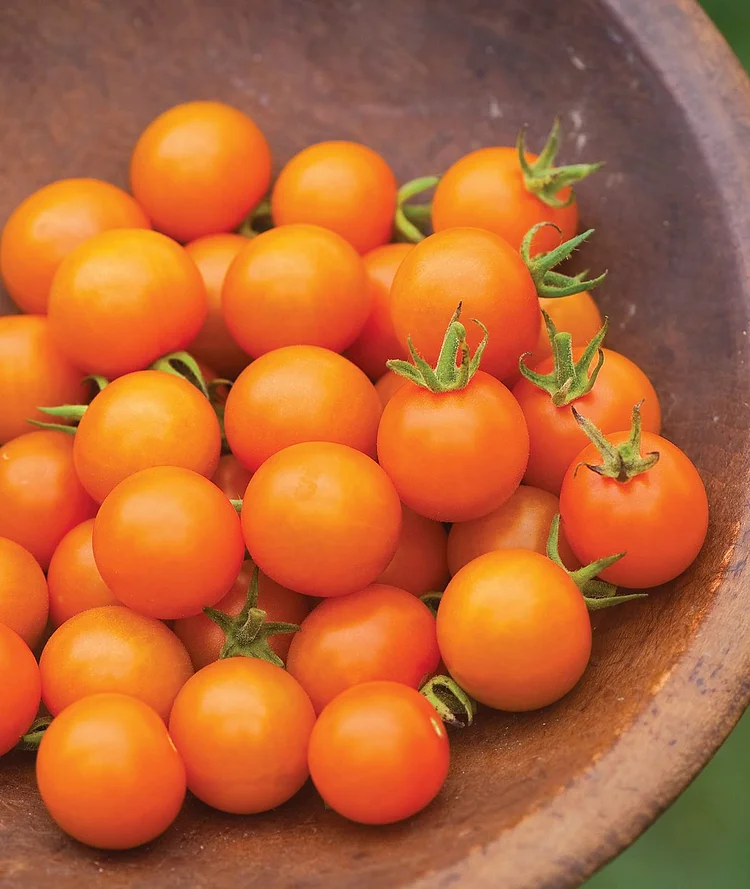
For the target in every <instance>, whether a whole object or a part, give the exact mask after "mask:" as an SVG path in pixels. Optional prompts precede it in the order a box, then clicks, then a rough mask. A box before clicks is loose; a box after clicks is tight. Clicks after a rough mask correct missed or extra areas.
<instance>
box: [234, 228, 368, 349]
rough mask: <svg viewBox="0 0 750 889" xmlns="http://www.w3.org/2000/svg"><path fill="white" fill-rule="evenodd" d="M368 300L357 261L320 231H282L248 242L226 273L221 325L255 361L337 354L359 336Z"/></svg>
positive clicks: (348, 247) (332, 236)
mask: <svg viewBox="0 0 750 889" xmlns="http://www.w3.org/2000/svg"><path fill="white" fill-rule="evenodd" d="M371 303H372V296H371V294H370V291H369V290H368V288H367V276H366V274H365V267H364V264H363V262H362V259H361V258H360V257H359V256H358V255H357V252H356V251H355V250H354V248H353V247H352V246H351V245H350V244H348V243H347V242H346V241H345V240H344V239H343V238H342V237H340V236H339V235H337V234H335V232H331V231H328V229H325V228H320V227H319V226H317V225H282V226H279V228H273V229H271V230H270V231H267V232H264V233H263V234H262V235H258V237H256V238H253V239H252V240H251V241H249V242H248V244H247V246H246V247H244V248H243V249H242V250H241V251H240V253H239V254H238V255H237V257H236V259H235V260H234V262H233V263H232V264H231V265H230V266H229V271H228V272H227V276H226V279H225V280H224V288H223V290H222V294H221V306H222V312H223V314H224V321H225V322H226V325H227V328H228V329H229V332H230V334H231V335H232V336H233V337H234V339H235V340H236V341H237V342H238V343H239V344H240V346H241V347H242V348H243V349H244V350H245V351H246V352H248V353H249V354H250V355H252V356H253V358H258V357H259V356H260V355H265V353H266V352H270V351H271V350H272V349H278V348H279V347H280V346H294V345H300V344H303V345H311V346H323V347H324V348H326V349H332V350H333V351H334V352H340V351H342V350H343V349H346V348H347V346H350V345H351V344H352V343H353V342H354V340H355V339H356V338H357V337H358V336H359V334H360V332H361V330H362V327H363V326H364V324H365V321H366V320H367V316H368V315H369V313H370V308H371Z"/></svg>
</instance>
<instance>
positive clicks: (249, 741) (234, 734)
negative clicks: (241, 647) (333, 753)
mask: <svg viewBox="0 0 750 889" xmlns="http://www.w3.org/2000/svg"><path fill="white" fill-rule="evenodd" d="M314 723H315V711H314V710H313V708H312V704H311V703H310V700H309V698H308V697H307V695H306V694H305V692H304V691H303V690H302V686H301V685H300V684H299V683H298V682H297V680H296V679H293V678H292V677H291V676H290V675H289V674H288V673H287V672H286V671H285V670H282V669H281V668H280V667H275V666H274V665H273V664H269V663H267V662H266V661H262V660H256V659H254V658H243V657H233V658H227V659H226V660H222V661H217V662H216V663H214V664H209V666H207V667H204V668H203V669H202V670H199V671H198V672H197V673H196V674H195V676H193V678H192V679H190V680H189V681H188V682H187V683H186V684H185V686H184V687H183V689H182V691H181V692H180V694H179V695H178V696H177V700H176V701H175V703H174V707H173V708H172V716H171V718H170V720H169V730H170V732H171V734H172V737H173V739H174V743H175V746H176V747H177V750H178V751H179V753H180V756H181V757H182V761H183V762H184V763H185V768H186V770H187V782H188V787H189V788H190V790H191V791H192V792H193V793H194V794H195V795H196V796H197V797H198V799H201V800H203V802H204V803H208V805H209V806H213V807H214V808H215V809H221V810H222V811H223V812H233V813H236V814H242V815H249V814H252V813H255V812H265V811H266V810H268V809H273V808H275V807H276V806H280V805H281V804H282V803H284V802H286V801H287V800H288V799H290V798H291V797H292V796H294V794H295V793H296V792H297V791H298V790H299V789H300V788H301V787H302V785H303V784H304V783H305V781H306V780H307V776H308V768H307V746H308V743H309V741H310V732H311V731H312V727H313V724H314Z"/></svg>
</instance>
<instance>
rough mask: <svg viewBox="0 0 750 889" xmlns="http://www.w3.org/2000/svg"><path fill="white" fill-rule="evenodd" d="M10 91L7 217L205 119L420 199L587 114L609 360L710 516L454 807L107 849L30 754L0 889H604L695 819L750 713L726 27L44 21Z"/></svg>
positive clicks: (507, 723)
mask: <svg viewBox="0 0 750 889" xmlns="http://www.w3.org/2000/svg"><path fill="white" fill-rule="evenodd" d="M0 75H1V77H2V80H1V83H2V88H1V90H0V101H1V102H2V108H3V126H2V130H1V131H0V140H1V145H2V152H1V153H0V157H2V163H1V165H0V219H2V220H4V219H5V218H6V216H7V214H8V213H9V212H10V210H11V209H12V208H13V206H14V205H15V204H16V203H17V202H18V201H19V200H21V199H22V198H23V197H24V196H25V195H26V194H27V193H29V192H30V191H31V190H33V189H35V188H37V187H39V186H41V185H42V184H44V183H46V182H48V181H50V180H52V179H56V178H60V177H65V176H81V175H83V176H89V175H90V176H99V177H102V178H104V179H110V180H112V181H114V182H117V183H120V184H124V183H125V182H126V177H127V162H128V155H129V152H130V149H131V147H132V145H133V143H134V141H135V139H136V137H137V135H138V133H139V132H140V130H141V129H142V128H143V126H144V125H145V124H146V123H147V122H148V121H149V120H150V119H151V118H152V117H154V115H156V114H157V113H158V112H160V111H162V110H163V109H164V108H166V107H168V106H169V105H172V104H173V103H176V102H180V101H184V100H187V99H193V98H220V99H223V100H226V101H227V102H230V103H233V104H235V105H237V106H238V107H240V108H242V109H245V110H246V111H248V112H249V113H250V114H251V115H252V116H253V117H254V118H255V119H256V120H257V121H258V123H259V124H260V125H261V127H262V128H263V129H264V130H265V132H266V133H267V135H268V136H269V138H270V141H271V144H272V146H273V149H274V152H275V158H276V166H277V167H278V166H279V165H280V164H281V163H282V162H283V161H284V160H285V159H286V158H288V157H289V156H290V155H291V154H292V153H293V152H295V151H297V150H298V149H300V148H302V147H303V146H305V145H307V144H308V143H310V142H314V141H316V140H320V139H326V138H345V139H357V140H362V141H364V142H367V143H368V144H370V145H372V146H373V147H374V148H375V149H377V150H379V151H382V152H383V153H384V155H385V156H386V157H387V158H388V159H389V160H390V161H391V162H392V164H393V165H394V168H395V170H396V172H397V174H398V176H399V177H400V178H401V179H402V180H405V179H407V178H410V177H412V176H414V175H417V174H420V173H429V172H440V171H442V170H444V169H445V168H446V167H447V166H448V164H449V163H451V162H452V161H453V160H454V159H456V158H457V157H458V156H459V155H461V154H463V153H465V152H467V151H468V150H470V149H473V148H477V147H479V146H482V145H491V144H494V143H498V142H499V143H506V144H507V143H509V142H510V141H512V140H513V139H514V137H515V133H516V130H517V128H518V127H519V125H520V124H522V123H524V122H528V123H529V124H530V131H529V139H530V143H531V144H532V145H538V144H539V143H540V142H541V140H542V138H543V136H544V135H545V134H546V132H547V129H548V128H549V126H550V123H551V121H552V119H553V117H554V116H555V115H556V114H560V115H561V117H562V121H563V124H564V128H565V132H566V140H565V143H564V148H563V152H562V155H563V159H564V160H567V161H571V160H576V159H578V158H581V159H587V160H599V159H605V160H606V161H607V165H606V167H605V168H604V170H602V171H601V172H600V173H598V174H597V175H596V176H594V177H592V178H591V179H590V180H587V181H586V182H585V183H583V184H582V186H581V187H580V189H579V197H580V206H581V209H582V215H583V222H584V223H585V225H586V226H589V225H591V226H594V227H596V229H597V233H596V235H595V237H594V239H593V242H592V243H591V244H590V246H587V247H586V249H585V255H584V259H585V262H586V264H587V265H588V266H590V267H591V268H592V269H594V270H596V271H597V272H598V271H599V270H600V269H602V268H603V267H605V266H606V267H609V268H610V270H611V274H610V277H609V279H608V280H607V283H606V285H605V286H604V287H603V288H602V293H601V301H602V305H603V307H604V308H605V310H606V311H608V312H609V314H610V315H611V319H612V330H611V334H610V337H609V345H610V346H612V347H614V348H615V349H621V350H623V351H624V352H626V353H627V354H628V355H630V356H632V357H633V358H634V359H635V360H636V361H638V363H639V364H640V365H641V366H642V367H644V368H645V369H646V371H647V372H648V373H649V374H650V376H651V377H652V379H653V380H654V381H655V383H656V387H657V389H658V391H659V393H660V396H661V399H662V403H663V406H664V413H665V433H666V434H667V435H668V436H670V437H672V438H673V439H674V440H675V441H677V442H678V443H679V444H680V445H681V446H682V447H683V448H684V449H685V450H686V451H687V452H688V454H689V455H690V456H691V457H692V458H693V459H694V460H695V461H696V462H697V464H698V466H699V468H700V470H701V472H702V473H703V477H704V478H705V481H706V484H707V486H708V491H709V497H710V500H711V506H712V521H711V529H710V535H709V540H708V543H707V545H706V547H705V550H704V552H703V554H702V555H701V557H700V559H699V560H698V562H697V563H696V564H695V565H694V566H693V568H692V569H691V570H690V571H688V572H687V573H686V574H685V575H684V576H683V577H681V578H680V579H679V580H678V581H677V582H676V583H673V584H671V585H670V586H668V587H666V588H664V589H660V590H656V591H654V593H653V594H652V595H651V596H650V598H649V600H648V601H646V602H643V603H635V604H632V605H628V606H626V607H623V608H618V609H616V610H613V611H612V612H604V613H598V614H596V615H594V617H593V623H594V626H595V647H594V655H593V659H592V663H591V667H590V669H589V671H588V673H587V674H586V677H585V679H584V680H583V681H582V682H581V684H580V685H579V686H578V687H577V688H576V689H575V690H574V691H573V692H572V693H571V694H569V695H568V696H567V697H566V698H565V699H564V700H563V701H561V702H560V703H559V704H558V705H557V706H554V707H550V708H549V709H547V710H544V711H542V712H539V713H532V714H528V715H523V716H514V715H504V714H499V713H495V714H491V713H489V712H483V713H482V714H481V717H480V719H479V720H478V723H477V725H476V727H475V728H474V729H472V730H471V731H468V732H465V733H464V734H461V735H456V736H455V737H454V742H453V751H454V757H453V764H452V769H451V775H450V778H449V781H448V784H447V786H446V788H445V790H444V791H443V793H442V794H441V795H440V797H439V799H438V800H437V801H436V802H435V803H434V804H433V805H432V806H430V807H429V809H428V810H427V811H425V812H423V813H422V814H421V815H419V816H418V817H416V818H414V819H412V820H410V821H408V822H407V823H404V824H399V825H396V826H393V827H389V828H383V829H365V828H362V827H358V826H356V825H353V824H348V823H345V822H344V821H343V820H342V819H341V818H339V817H338V816H336V815H335V814H334V813H333V812H331V811H325V810H324V809H323V806H322V804H321V802H320V800H319V799H318V798H317V797H316V795H315V794H314V793H313V792H312V791H311V790H309V789H308V790H306V791H304V792H303V793H302V794H301V798H299V799H296V800H295V801H293V802H291V803H290V804H287V805H286V806H284V807H282V808H281V809H280V810H278V811H276V812H273V813H269V814H266V815H263V816H258V817H248V818H239V817H230V816H227V815H221V814H219V813H218V812H214V811H211V810H209V809H208V808H206V807H205V806H203V805H201V804H199V803H197V802H196V801H194V800H191V801H190V802H189V803H188V804H187V806H186V809H185V812H184V814H183V815H182V816H181V817H180V818H179V820H178V822H177V824H176V825H175V827H173V828H172V829H171V830H170V831H168V833H167V834H166V835H165V836H164V837H163V838H162V839H160V840H159V841H158V842H155V843H153V844H151V845H150V846H148V847H146V848H143V849H140V850H137V851H134V852H130V853H127V854H113V855H109V854H105V853H102V852H97V851H93V850H90V849H87V848H84V847H83V846H80V845H77V844H76V843H75V842H73V841H71V840H69V839H67V838H66V837H64V836H63V835H62V834H61V833H60V832H59V831H58V830H57V829H56V828H55V826H54V825H53V824H52V823H51V822H50V820H49V818H48V817H47V815H46V814H45V812H44V809H43V807H42V804H41V802H40V800H39V798H38V796H37V794H36V791H35V788H34V780H33V762H32V759H31V757H30V756H28V755H22V754H13V755H11V756H9V757H6V758H5V759H4V760H3V761H2V763H1V764H0V885H2V886H3V887H16V886H18V887H20V886H23V887H25V889H31V887H39V889H42V887H44V889H47V887H49V886H55V887H56V889H68V887H70V889H78V887H79V886H80V885H99V884H101V885H106V886H108V887H111V889H117V887H146V886H148V887H185V889H199V887H207V889H224V887H227V889H229V887H236V886H243V887H247V889H252V887H263V889H277V887H304V889H314V887H325V889H345V887H347V889H348V887H357V889H393V887H402V886H410V887H414V889H416V887H419V889H438V887H448V886H467V887H469V886H470V887H482V889H484V887H487V889H494V887H497V886H503V887H505V889H531V887H539V889H541V887H545V889H549V887H567V886H574V885H578V884H579V883H580V882H581V881H582V880H583V879H584V878H585V877H586V876H587V875H588V874H590V873H591V872H592V871H593V870H595V869H596V868H598V867H599V866H601V865H602V864H603V863H604V862H606V861H607V860H608V859H610V858H611V857H612V856H613V855H615V854H616V853H617V852H619V851H620V850H621V849H622V848H623V847H624V846H625V845H627V844H628V843H630V842H631V841H632V840H633V838H634V837H636V836H637V835H638V834H639V833H640V832H641V831H642V830H643V829H644V828H645V827H646V826H647V825H648V824H649V823H650V822H651V821H652V820H653V819H654V818H655V817H656V816H657V815H658V814H659V813H660V812H661V811H662V810H663V809H664V808H665V806H667V805H669V803H670V802H671V801H672V800H673V799H674V798H675V796H676V795H677V794H678V793H679V792H680V791H681V790H682V789H683V788H684V787H685V785H686V784H687V783H688V782H689V781H690V780H691V778H692V777H693V776H694V775H695V774H696V772H697V771H698V770H699V769H700V768H701V767H702V766H703V765H704V763H705V762H706V761H707V760H708V759H709V757H710V756H711V754H712V753H713V752H714V750H715V749H716V748H717V747H718V745H719V744H720V743H721V742H722V740H723V739H724V737H725V736H726V734H727V733H728V732H729V730H730V729H731V728H732V726H733V725H734V723H735V721H736V720H737V718H738V717H739V715H740V713H741V712H742V710H743V709H744V707H745V705H746V703H747V701H748V696H749V695H750V592H749V591H748V585H747V583H746V580H745V574H746V571H745V566H746V561H747V558H748V540H749V538H748V535H749V534H750V531H749V530H748V472H749V470H750V449H749V448H748V432H747V430H748V425H749V424H748V419H749V416H748V415H749V413H750V411H749V409H748V403H749V402H750V375H749V374H748V370H750V365H749V363H748V362H749V361H750V348H749V347H748V339H749V338H750V337H748V335H747V333H748V327H749V324H748V304H749V302H750V239H749V237H748V236H749V233H750V210H749V209H748V208H750V149H749V148H748V145H750V141H749V138H748V135H749V134H750V90H749V89H748V83H747V81H746V79H745V77H744V75H743V74H742V72H741V70H740V68H739V66H738V64H737V62H736V60H735V59H734V58H733V57H732V55H731V54H730V52H729V51H728V49H727V47H726V46H725V44H724V43H723V42H722V40H721V39H720V38H719V36H718V35H717V33H716V32H715V30H714V29H713V27H712V26H711V25H710V24H709V23H708V21H707V19H706V18H705V17H704V16H703V14H702V13H701V12H700V11H699V9H698V7H697V6H696V4H695V3H693V2H691V0H660V2H652V3H644V2H642V0H578V2H576V3H560V2H558V0H533V2H532V0H505V2H503V3H496V2H491V0H467V2H465V3H454V2H450V0H434V2H424V0H423V2H416V0H415V2H410V3H406V2H403V0H336V2H324V0H321V2H319V3H313V2H304V0H280V2H276V3H267V2H261V0H251V2H248V0H245V2H243V3H232V2H229V0H224V2H218V0H213V2H211V3H209V2H207V0H205V2H201V0H183V2H180V3H176V2H175V3H169V2H163V3H155V4H147V3H140V2H135V0H128V2H120V3H109V4H99V3H93V2H90V0H58V2H57V3H54V4H53V3H47V2H44V0H26V2H24V3H21V2H7V3H5V4H3V5H2V9H1V10H0ZM3 306H4V307H5V308H6V309H8V308H9V303H8V301H7V300H5V301H4V303H3ZM654 545H655V546H658V541H654ZM0 694H2V690H1V689H0ZM113 805H116V801H115V800H113Z"/></svg>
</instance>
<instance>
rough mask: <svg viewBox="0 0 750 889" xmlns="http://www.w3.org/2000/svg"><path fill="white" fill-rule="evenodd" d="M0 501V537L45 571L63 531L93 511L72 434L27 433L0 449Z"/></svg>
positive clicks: (87, 517) (68, 529)
mask: <svg viewBox="0 0 750 889" xmlns="http://www.w3.org/2000/svg"><path fill="white" fill-rule="evenodd" d="M0 503H2V509H0V537H8V538H9V539H10V540H15V542H16V543H20V544H21V546H22V547H24V549H27V550H28V551H29V552H30V553H31V555H32V556H34V558H35V559H36V560H37V562H39V564H40V565H41V566H42V568H43V569H44V570H45V571H46V569H47V567H48V565H49V560H50V559H51V558H52V553H53V552H54V551H55V549H56V547H57V544H58V543H59V542H60V541H61V540H62V538H63V537H64V536H65V535H66V534H67V533H68V531H70V529H71V528H73V527H75V526H76V525H78V524H80V523H81V522H83V521H85V520H86V519H90V518H92V517H93V516H94V515H95V513H96V504H95V503H94V501H93V500H92V499H91V498H90V497H89V495H88V494H87V493H86V491H85V490H84V489H83V486H82V485H81V483H80V482H79V481H78V476H77V475H76V471H75V467H74V465H73V438H72V436H70V435H68V434H67V433H64V432H52V431H49V432H47V431H39V432H29V433H27V434H26V435H20V436H19V437H18V438H14V439H13V441H9V442H8V443H7V444H6V445H4V446H3V447H2V448H0Z"/></svg>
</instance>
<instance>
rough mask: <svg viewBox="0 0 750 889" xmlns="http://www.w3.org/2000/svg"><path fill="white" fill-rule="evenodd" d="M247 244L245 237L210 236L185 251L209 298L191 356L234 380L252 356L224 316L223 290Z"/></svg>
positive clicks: (191, 244) (190, 245)
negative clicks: (204, 318)
mask: <svg viewBox="0 0 750 889" xmlns="http://www.w3.org/2000/svg"><path fill="white" fill-rule="evenodd" d="M246 244H247V238H245V237H244V236H243V235H235V234H223V235H207V236H206V237H205V238H198V240H197V241H191V242H190V243H189V244H186V245H185V252H186V253H187V254H188V256H189V257H190V258H191V259H192V260H193V262H194V263H195V264H196V265H197V266H198V271H199V272H200V273H201V276H202V278H203V283H204V284H205V285H206V294H207V296H208V314H207V315H206V320H205V322H204V324H203V327H202V328H201V330H200V333H199V334H198V336H197V337H196V338H195V339H194V340H193V342H192V343H191V344H190V353H191V355H194V356H195V357H196V358H198V359H200V360H201V361H206V362H207V363H208V364H210V365H211V367H214V368H216V370H217V371H218V372H219V373H220V374H221V376H222V377H226V378H229V379H232V380H233V379H234V378H235V377H236V376H237V374H238V373H239V372H240V371H241V370H242V369H243V368H245V367H247V365H248V364H249V362H250V356H249V355H248V354H247V353H246V352H243V351H242V349H240V347H239V346H238V345H237V343H235V341H234V340H233V339H232V337H231V336H230V334H229V331H228V330H227V326H226V324H225V323H224V317H223V315H222V314H221V288H222V286H223V285H224V278H226V275H227V269H228V268H229V266H230V265H231V263H232V260H233V259H234V258H235V256H237V254H238V253H239V252H240V250H242V248H243V247H244V246H245V245H246Z"/></svg>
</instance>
